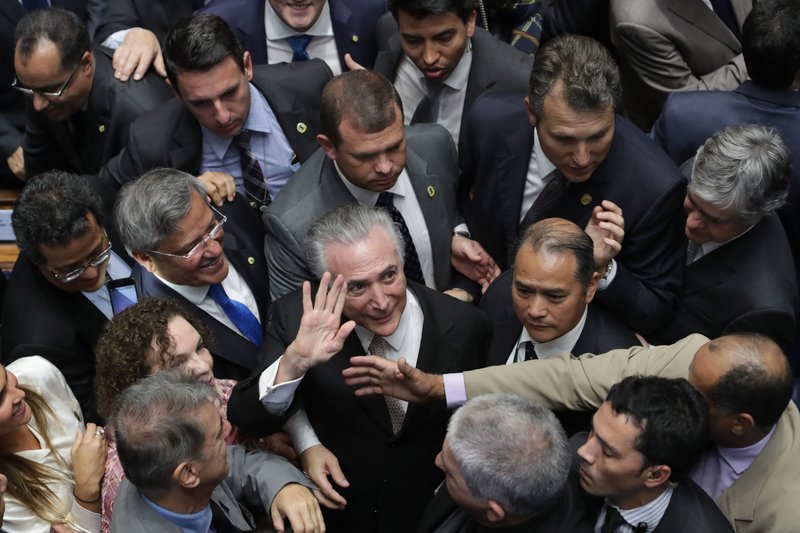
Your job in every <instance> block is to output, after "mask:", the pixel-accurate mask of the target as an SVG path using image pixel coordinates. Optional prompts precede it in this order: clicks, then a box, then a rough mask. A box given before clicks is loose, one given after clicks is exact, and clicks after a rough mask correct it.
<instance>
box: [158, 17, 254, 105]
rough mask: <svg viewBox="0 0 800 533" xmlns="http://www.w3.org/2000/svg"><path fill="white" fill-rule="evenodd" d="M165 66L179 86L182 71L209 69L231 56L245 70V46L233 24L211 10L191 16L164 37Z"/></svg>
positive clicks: (171, 79) (168, 73)
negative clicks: (233, 28) (179, 74)
mask: <svg viewBox="0 0 800 533" xmlns="http://www.w3.org/2000/svg"><path fill="white" fill-rule="evenodd" d="M163 50H164V65H165V66H166V69H167V77H169V81H170V82H171V83H172V86H173V87H174V88H175V89H176V90H177V88H178V73H180V72H182V71H185V70H199V71H203V70H208V69H210V68H212V67H215V66H217V65H219V64H220V63H222V62H223V61H224V60H225V58H228V57H230V58H231V59H233V60H234V61H235V62H236V64H237V65H238V66H239V69H241V70H242V71H244V49H243V48H242V45H241V43H239V41H238V40H237V39H236V36H235V35H234V34H233V31H232V30H231V27H230V26H228V23H227V22H225V21H224V20H223V19H222V18H220V17H218V16H217V15H212V14H210V13H200V14H197V15H193V16H191V17H187V18H185V19H183V20H181V21H179V22H178V23H177V24H175V25H174V26H172V27H171V28H170V29H169V31H168V32H167V35H166V36H165V37H164V46H163Z"/></svg>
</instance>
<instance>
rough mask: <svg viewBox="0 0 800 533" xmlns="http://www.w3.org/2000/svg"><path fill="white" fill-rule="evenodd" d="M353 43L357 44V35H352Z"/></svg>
mask: <svg viewBox="0 0 800 533" xmlns="http://www.w3.org/2000/svg"><path fill="white" fill-rule="evenodd" d="M353 42H354V43H357V42H358V35H353Z"/></svg>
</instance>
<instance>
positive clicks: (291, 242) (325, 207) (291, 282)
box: [263, 124, 460, 300]
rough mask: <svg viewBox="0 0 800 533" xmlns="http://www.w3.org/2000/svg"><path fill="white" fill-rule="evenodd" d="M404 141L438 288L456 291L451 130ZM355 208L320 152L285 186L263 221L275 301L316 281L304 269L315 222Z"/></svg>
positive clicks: (422, 127)
mask: <svg viewBox="0 0 800 533" xmlns="http://www.w3.org/2000/svg"><path fill="white" fill-rule="evenodd" d="M406 138H407V139H408V152H407V154H408V155H407V159H406V170H407V172H408V176H409V179H410V180H411V185H412V186H413V187H414V192H415V193H416V196H417V200H418V201H419V206H420V209H421V210H422V214H423V216H424V217H425V223H426V225H427V227H428V232H429V236H430V240H431V249H432V254H433V273H434V278H435V280H436V285H437V287H438V288H440V289H442V290H445V289H449V288H450V287H451V286H452V285H453V268H452V266H451V264H450V239H451V238H452V235H453V233H452V232H453V228H454V227H455V225H456V224H457V223H458V221H459V220H460V218H459V215H458V213H457V212H456V198H455V176H456V173H457V172H458V165H457V163H456V153H455V146H454V145H453V140H452V138H451V137H450V135H449V134H448V133H447V130H445V129H444V128H443V127H441V126H439V125H433V124H417V125H415V126H409V127H407V128H406ZM355 202H356V199H355V198H354V197H353V195H352V194H350V191H349V190H347V187H345V185H344V184H343V183H342V180H341V179H340V178H339V175H338V174H337V172H336V168H335V167H334V165H333V162H332V161H331V160H330V159H328V158H327V157H326V156H325V153H324V152H323V151H322V149H319V150H318V151H317V153H316V154H315V155H314V157H312V158H311V159H309V160H308V162H307V163H306V164H304V165H303V167H302V168H301V169H300V170H299V171H297V173H296V174H295V175H294V177H293V178H292V179H291V180H290V181H289V183H287V184H286V186H285V187H284V188H283V189H282V190H281V194H280V195H279V196H278V197H277V198H276V199H275V201H274V202H273V203H272V205H270V206H269V208H268V209H267V210H266V211H265V213H264V215H263V221H264V226H265V227H266V234H267V237H266V254H267V261H268V263H269V274H270V284H271V289H272V297H273V300H274V299H277V298H278V297H279V296H283V295H284V294H286V293H288V292H290V291H292V290H294V289H296V288H298V287H300V285H302V282H303V281H304V280H307V279H313V276H312V274H311V271H310V270H309V269H308V266H307V264H306V253H305V247H304V241H305V238H306V234H307V233H308V230H309V228H310V227H311V225H312V224H313V223H314V221H315V220H317V219H318V218H319V217H321V216H322V215H324V214H326V213H328V212H329V211H331V210H333V209H335V208H337V207H339V206H342V205H346V204H351V203H355Z"/></svg>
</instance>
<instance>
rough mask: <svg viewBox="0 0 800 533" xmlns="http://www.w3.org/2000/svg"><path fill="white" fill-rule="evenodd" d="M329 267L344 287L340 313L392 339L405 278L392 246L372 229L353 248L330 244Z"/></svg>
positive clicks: (402, 305)
mask: <svg viewBox="0 0 800 533" xmlns="http://www.w3.org/2000/svg"><path fill="white" fill-rule="evenodd" d="M326 259H327V263H328V266H329V268H330V270H331V272H333V273H334V274H341V275H342V276H343V277H344V280H345V283H347V298H346V300H345V304H344V310H343V313H344V314H345V315H346V316H347V317H348V318H349V319H351V320H355V321H356V323H357V324H359V325H360V326H363V327H365V328H367V329H368V330H370V331H371V332H373V333H374V334H376V335H380V336H382V337H386V336H388V335H391V334H392V333H394V332H395V330H396V329H397V326H398V325H399V324H400V317H401V316H402V314H403V310H404V309H405V307H406V278H405V275H404V274H403V265H402V264H401V263H400V258H399V257H398V256H397V251H396V250H395V247H394V243H393V242H392V240H391V238H390V237H389V235H387V233H386V231H384V230H383V228H380V227H377V226H376V227H374V228H373V229H372V231H371V232H370V233H369V235H368V236H367V238H366V239H364V240H363V241H360V242H357V243H355V244H349V245H345V244H338V243H334V244H329V245H328V247H327V248H326Z"/></svg>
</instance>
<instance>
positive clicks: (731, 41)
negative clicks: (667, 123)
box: [610, 0, 753, 130]
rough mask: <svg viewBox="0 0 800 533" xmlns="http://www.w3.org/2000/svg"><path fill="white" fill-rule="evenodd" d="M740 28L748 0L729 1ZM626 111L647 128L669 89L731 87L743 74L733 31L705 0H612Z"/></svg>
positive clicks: (613, 29) (658, 111) (747, 8)
mask: <svg viewBox="0 0 800 533" xmlns="http://www.w3.org/2000/svg"><path fill="white" fill-rule="evenodd" d="M731 4H732V7H733V11H734V14H735V16H736V21H737V22H738V24H739V28H741V27H742V23H743V22H744V19H745V17H746V16H747V14H748V13H749V12H750V9H751V8H752V6H753V2H752V0H731ZM610 15H611V40H612V42H613V43H614V45H615V46H616V47H617V51H618V53H619V60H620V68H621V71H622V81H623V86H624V89H625V91H624V97H625V114H626V115H627V116H628V118H630V119H631V120H632V121H633V122H635V123H636V124H637V125H638V126H640V127H641V128H643V129H645V130H649V129H650V127H651V126H652V124H653V122H654V121H655V119H656V117H658V114H659V113H660V111H661V107H662V105H663V104H664V99H665V98H666V97H667V95H668V94H669V93H671V92H673V91H697V90H709V89H717V90H724V91H728V90H733V89H735V88H736V87H738V86H739V85H740V84H741V83H742V82H744V81H745V80H746V79H747V69H746V67H745V65H744V59H743V58H742V47H741V44H740V43H739V40H738V39H737V38H736V36H735V35H734V34H733V33H732V32H731V31H730V30H729V29H728V28H727V26H725V24H724V23H723V22H722V20H721V19H720V18H719V17H718V16H717V15H716V14H715V13H714V12H713V11H711V9H709V8H708V7H707V6H706V5H705V4H704V3H703V0H611V9H610Z"/></svg>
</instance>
